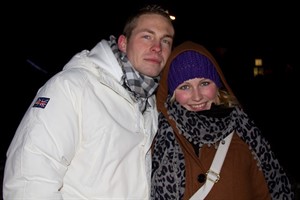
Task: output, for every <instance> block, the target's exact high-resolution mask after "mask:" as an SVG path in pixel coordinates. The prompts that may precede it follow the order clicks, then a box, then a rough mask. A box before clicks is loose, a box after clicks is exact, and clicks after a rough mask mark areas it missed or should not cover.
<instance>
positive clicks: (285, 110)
mask: <svg viewBox="0 0 300 200" xmlns="http://www.w3.org/2000/svg"><path fill="white" fill-rule="evenodd" d="M144 2H160V3H162V4H164V5H165V6H166V8H167V9H168V10H169V12H170V14H174V15H176V17H177V20H176V21H175V23H174V25H175V28H176V38H175V45H176V44H178V43H180V42H182V41H183V40H193V41H195V42H198V43H201V44H203V45H204V46H206V47H207V48H208V49H209V50H210V51H211V52H212V53H213V54H214V55H215V56H216V58H217V59H218V61H219V63H220V64H221V65H222V67H223V70H224V73H225V75H226V77H227V80H228V82H229V83H230V84H231V86H232V88H233V89H234V91H235V92H236V95H237V96H238V97H239V98H240V100H241V102H242V103H243V104H244V107H245V109H246V110H247V111H248V113H249V115H251V117H253V118H254V119H255V121H256V122H257V124H258V125H259V126H261V127H262V130H263V131H264V132H265V135H266V136H267V137H268V139H270V141H271V142H272V145H273V146H274V151H275V153H276V154H277V155H278V157H279V158H280V159H281V161H282V163H283V164H284V165H285V167H286V168H287V169H288V170H289V171H290V172H291V174H292V175H295V177H296V176H297V179H298V182H299V178H300V177H299V172H298V171H299V170H297V169H299V168H300V167H299V164H298V166H296V165H295V163H294V160H295V158H294V159H293V156H292V160H290V157H291V156H290V154H291V153H292V152H295V151H296V149H295V147H296V146H297V144H296V142H295V140H294V137H298V136H296V134H297V133H298V132H299V130H296V120H295V119H294V117H293V116H294V115H295V114H297V113H296V109H295V108H296V106H294V102H295V100H296V99H297V98H296V96H295V95H296V94H297V91H299V89H298V88H297V89H296V86H295V83H296V78H295V77H296V74H298V72H299V66H300V64H299V59H298V57H299V56H298V55H299V53H300V51H299V30H298V29H299V24H300V23H299V19H300V17H299V13H300V12H299V10H297V8H298V6H296V5H295V4H296V3H293V4H292V3H289V2H288V1H285V3H284V4H283V3H282V2H281V3H278V4H276V3H275V2H269V3H266V4H264V5H263V4H261V3H260V4H259V3H257V4H255V3H253V1H251V2H252V3H251V4H250V3H247V2H241V3H240V4H238V3H232V4H231V3H228V2H226V4H225V2H223V3H219V2H211V3H210V4H208V3H203V2H201V1H190V0H185V1H182V2H185V4H182V3H179V2H177V1H176V2H175V1H137V0H135V1H130V0H128V1H126V2H123V3H121V4H120V3H119V2H115V1H110V2H108V3H109V4H111V5H110V6H104V4H103V5H102V6H101V5H99V4H101V2H97V3H96V2H95V3H92V4H87V2H85V4H84V5H81V4H80V5H79V4H78V5H77V4H74V3H73V4H70V5H64V6H63V5H61V4H58V3H57V4H55V3H50V2H49V3H44V5H42V4H41V3H28V2H27V3H26V4H24V5H18V6H16V5H7V6H6V7H3V9H2V10H6V11H7V12H6V13H7V14H3V13H2V15H4V16H3V17H1V18H2V19H1V20H3V23H2V28H1V29H2V31H1V32H2V45H1V46H2V48H3V49H2V52H3V54H2V60H4V62H2V66H1V68H2V70H3V71H2V72H1V74H2V80H1V87H2V97H1V102H2V107H3V108H4V115H2V126H0V133H1V142H2V144H1V159H4V158H5V151H6V149H7V147H8V145H9V142H10V140H11V138H12V137H13V134H14V132H15V130H16V128H17V125H18V124H19V122H20V120H21V118H22V116H23V114H24V112H25V111H26V109H27V107H28V106H29V104H30V102H31V101H32V99H33V97H34V95H35V93H36V91H37V89H38V88H39V87H40V86H41V85H42V84H43V83H44V82H45V81H46V80H47V79H48V78H49V77H50V76H52V75H53V74H54V73H56V72H57V71H59V70H60V69H61V68H62V67H63V65H64V64H65V63H66V62H67V61H68V60H69V59H70V58H71V57H72V56H73V55H74V54H75V53H77V52H79V51H81V50H83V49H90V48H92V47H93V46H94V45H96V43H98V42H99V41H100V40H101V39H102V38H105V39H107V38H108V36H109V35H110V34H113V35H116V36H118V34H119V33H120V31H121V28H122V25H123V23H124V21H125V19H126V17H127V16H128V14H129V13H130V12H131V10H132V9H135V8H136V7H138V5H140V4H142V3H144ZM249 2H250V1H249ZM220 50H222V52H225V54H224V55H223V56H222V55H221V54H220ZM253 56H261V57H264V58H266V64H267V67H268V69H270V71H271V73H270V75H268V76H267V77H264V78H261V79H252V78H251V72H252V71H251V70H252V69H251V66H252V65H253V63H251V62H252V61H253V59H252V58H253ZM28 61H32V62H34V64H36V65H37V66H39V67H41V68H42V70H38V69H37V68H35V67H33V65H32V64H30V63H29V62H28ZM287 66H289V67H291V68H292V74H287V72H286V69H287ZM43 70H44V71H43ZM287 153H288V154H289V155H288V156H287V155H286V154H287ZM287 157H288V158H287ZM296 173H297V174H296Z"/></svg>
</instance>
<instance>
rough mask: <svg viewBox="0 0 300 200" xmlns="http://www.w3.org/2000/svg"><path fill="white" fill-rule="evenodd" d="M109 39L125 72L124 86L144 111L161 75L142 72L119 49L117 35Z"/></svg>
mask: <svg viewBox="0 0 300 200" xmlns="http://www.w3.org/2000/svg"><path fill="white" fill-rule="evenodd" d="M109 39H110V40H109V41H108V43H109V45H110V47H111V49H112V51H113V53H114V55H115V57H116V58H117V60H118V62H119V64H120V66H121V67H122V70H123V73H124V75H123V77H122V80H123V87H124V88H126V89H127V90H128V91H129V92H130V94H131V95H132V96H133V97H134V98H135V100H136V101H138V103H139V107H140V110H141V112H144V111H145V109H146V107H147V99H148V98H149V97H150V96H152V95H153V94H154V92H155V91H156V89H157V87H158V82H159V80H160V76H157V77H154V78H152V77H148V76H145V75H143V74H140V73H139V72H138V71H136V70H135V69H134V67H132V64H131V63H130V61H129V60H128V58H127V55H126V54H125V53H124V52H121V51H120V50H119V48H118V46H117V42H116V38H115V36H113V35H111V36H110V37H109Z"/></svg>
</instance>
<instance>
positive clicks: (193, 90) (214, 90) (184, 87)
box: [175, 78, 218, 111]
mask: <svg viewBox="0 0 300 200" xmlns="http://www.w3.org/2000/svg"><path fill="white" fill-rule="evenodd" d="M217 99H218V87H217V86H216V84H215V83H214V82H213V81H212V80H210V79H205V78H194V79H190V80H187V81H185V82H183V83H182V84H180V85H179V86H178V87H177V88H176V89H175V100H176V101H177V102H178V103H179V104H180V105H182V106H183V107H185V108H186V109H187V110H189V111H201V110H209V109H210V107H211V104H212V103H216V102H217Z"/></svg>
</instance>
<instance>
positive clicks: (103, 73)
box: [3, 40, 157, 200]
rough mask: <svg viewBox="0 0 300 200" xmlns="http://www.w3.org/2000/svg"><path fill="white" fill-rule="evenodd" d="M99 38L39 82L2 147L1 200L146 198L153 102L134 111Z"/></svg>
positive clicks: (116, 66) (154, 115)
mask: <svg viewBox="0 0 300 200" xmlns="http://www.w3.org/2000/svg"><path fill="white" fill-rule="evenodd" d="M122 75H123V73H122V70H121V67H120V65H119V63H118V62H117V60H116V58H115V56H114V55H113V53H112V51H111V49H110V47H109V45H108V43H107V41H105V40H102V41H101V42H99V43H98V44H97V45H96V46H95V47H94V48H93V49H92V50H91V51H88V50H84V51H82V52H80V53H78V54H76V55H75V56H74V57H73V58H72V59H71V60H70V61H69V63H67V64H66V66H65V67H64V69H63V70H62V71H61V72H59V73H58V74H56V75H55V76H53V77H52V78H51V79H49V81H47V82H46V83H45V85H44V86H43V87H41V88H40V89H39V91H38V93H37V95H36V97H35V98H34V100H33V102H32V104H31V105H30V107H29V109H28V110H27V112H26V113H25V115H24V117H23V119H22V121H21V123H20V125H19V127H18V129H17V131H16V133H15V136H14V138H13V141H12V143H11V144H10V147H9V149H8V152H7V160H6V166H5V175H4V182H3V197H4V200H12V199H14V200H15V199H18V200H22V199H31V200H34V199H37V200H41V199H51V200H53V199H68V200H71V199H72V200H75V199H76V200H79V199H80V200H82V199H115V200H116V199H132V200H133V199H136V200H141V199H149V196H150V195H149V191H150V189H149V188H150V185H149V184H150V172H151V169H150V168H151V155H150V146H151V143H152V140H153V137H154V135H155V133H156V131H157V111H156V102H155V101H156V100H155V96H154V95H153V96H152V97H151V98H149V100H148V101H149V105H150V106H149V107H148V108H147V110H146V111H145V112H144V113H143V114H142V113H141V112H140V111H139V106H138V103H137V102H136V101H135V100H134V99H133V98H132V97H131V96H130V95H129V93H128V92H127V90H125V89H124V87H123V86H122V85H121V84H120V83H121V76H122Z"/></svg>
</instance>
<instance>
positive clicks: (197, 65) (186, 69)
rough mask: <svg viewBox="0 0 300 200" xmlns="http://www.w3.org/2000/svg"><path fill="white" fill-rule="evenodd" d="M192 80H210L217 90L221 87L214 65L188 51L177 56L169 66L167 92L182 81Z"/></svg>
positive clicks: (195, 52)
mask: <svg viewBox="0 0 300 200" xmlns="http://www.w3.org/2000/svg"><path fill="white" fill-rule="evenodd" d="M194 78H207V79H210V80H212V81H213V82H214V83H215V84H216V85H217V86H218V88H220V87H221V86H222V82H221V80H220V77H219V74H218V72H217V70H216V68H215V66H214V64H213V63H212V62H211V61H210V60H209V58H207V57H206V56H204V55H202V54H200V53H199V52H197V51H193V50H188V51H184V52H182V53H180V54H178V55H177V57H176V58H174V59H173V60H172V62H171V64H170V69H169V73H168V88H169V89H168V91H169V94H171V95H172V94H173V93H174V90H175V89H176V88H177V87H178V85H180V84H181V83H183V82H184V81H187V80H190V79H194Z"/></svg>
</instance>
